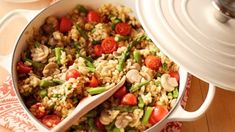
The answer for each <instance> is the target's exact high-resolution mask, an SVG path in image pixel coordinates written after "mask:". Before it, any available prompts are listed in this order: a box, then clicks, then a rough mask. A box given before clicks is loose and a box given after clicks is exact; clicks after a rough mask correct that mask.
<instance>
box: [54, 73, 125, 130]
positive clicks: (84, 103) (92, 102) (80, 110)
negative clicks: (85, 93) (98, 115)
mask: <svg viewBox="0 0 235 132" xmlns="http://www.w3.org/2000/svg"><path fill="white" fill-rule="evenodd" d="M125 81H126V76H124V77H122V79H121V81H120V82H119V83H118V84H117V85H115V86H114V87H111V88H110V89H109V90H107V91H105V92H103V93H101V94H98V95H94V96H90V97H87V98H85V99H83V100H81V102H79V104H78V105H77V106H76V108H75V110H74V111H73V112H72V113H71V114H70V115H68V117H66V118H65V119H64V120H62V121H61V122H60V123H59V124H57V125H56V126H55V127H53V128H51V130H50V131H51V132H63V131H65V130H67V129H68V128H69V127H70V126H71V125H73V124H74V123H76V122H77V121H78V120H79V118H81V117H82V116H83V115H85V114H86V113H87V112H89V111H90V110H92V109H93V108H95V107H96V106H98V105H99V104H101V103H103V102H104V101H105V100H107V99H108V98H109V97H111V96H112V95H113V94H114V93H115V92H116V91H117V90H118V89H119V88H120V87H121V86H123V85H124V83H125Z"/></svg>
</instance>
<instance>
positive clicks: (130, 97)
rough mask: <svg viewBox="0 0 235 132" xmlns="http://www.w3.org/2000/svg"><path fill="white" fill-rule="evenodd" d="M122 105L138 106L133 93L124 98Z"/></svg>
mask: <svg viewBox="0 0 235 132" xmlns="http://www.w3.org/2000/svg"><path fill="white" fill-rule="evenodd" d="M121 104H122V105H136V104H137V99H136V96H135V95H134V94H132V93H128V94H126V95H124V96H123V98H122V101H121Z"/></svg>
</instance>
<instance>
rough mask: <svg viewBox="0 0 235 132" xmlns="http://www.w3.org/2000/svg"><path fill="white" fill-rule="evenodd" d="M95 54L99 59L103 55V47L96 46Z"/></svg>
mask: <svg viewBox="0 0 235 132" xmlns="http://www.w3.org/2000/svg"><path fill="white" fill-rule="evenodd" d="M94 54H95V56H97V57H99V56H101V55H102V54H103V50H102V47H101V45H95V46H94Z"/></svg>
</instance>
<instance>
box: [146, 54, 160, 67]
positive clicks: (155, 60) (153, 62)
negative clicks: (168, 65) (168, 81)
mask: <svg viewBox="0 0 235 132" xmlns="http://www.w3.org/2000/svg"><path fill="white" fill-rule="evenodd" d="M144 63H145V65H146V66H147V67H148V68H150V69H152V70H158V69H159V67H160V66H161V58H159V57H157V56H153V55H149V56H147V57H146V58H145V61H144Z"/></svg>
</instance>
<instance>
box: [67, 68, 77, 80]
mask: <svg viewBox="0 0 235 132" xmlns="http://www.w3.org/2000/svg"><path fill="white" fill-rule="evenodd" d="M79 76H80V73H79V72H78V70H76V69H70V70H68V71H67V73H66V76H65V79H66V80H67V81H68V80H69V79H70V78H75V79H76V78H78V77H79Z"/></svg>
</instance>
